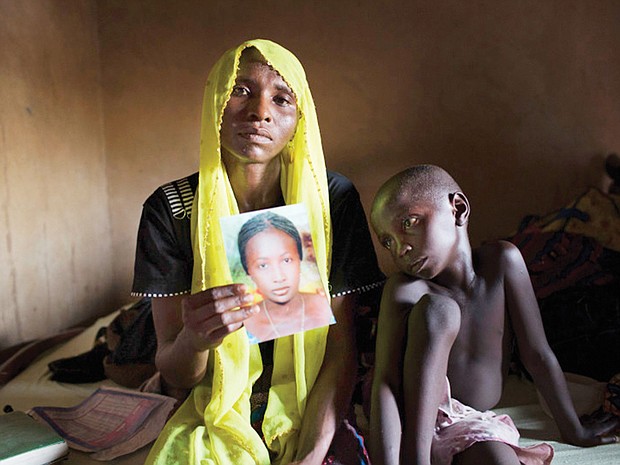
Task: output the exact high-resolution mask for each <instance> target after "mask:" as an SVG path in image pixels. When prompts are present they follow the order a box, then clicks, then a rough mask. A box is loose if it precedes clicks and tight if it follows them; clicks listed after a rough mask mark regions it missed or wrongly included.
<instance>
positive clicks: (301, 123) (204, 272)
mask: <svg viewBox="0 0 620 465" xmlns="http://www.w3.org/2000/svg"><path fill="white" fill-rule="evenodd" d="M249 47H255V48H256V49H258V51H259V52H260V53H261V55H262V56H263V57H264V58H265V60H266V61H267V63H268V64H269V65H270V66H271V67H272V68H273V69H274V70H276V71H277V72H278V73H279V74H280V75H281V76H282V78H283V79H284V80H285V81H286V83H287V84H288V85H289V87H290V88H291V90H292V91H293V93H294V94H295V96H296V99H297V108H298V113H299V120H298V123H297V129H296V132H295V135H294V137H293V140H292V141H291V142H290V143H289V144H288V146H287V148H286V149H285V150H284V151H283V153H282V154H281V157H280V158H281V167H282V168H281V179H280V184H281V188H282V192H283V195H284V200H285V202H286V203H287V204H293V203H304V204H305V205H306V209H307V210H308V214H309V222H310V227H311V230H312V240H313V245H314V249H315V253H316V259H317V265H318V268H319V272H320V273H321V277H322V279H323V282H324V283H327V282H328V281H327V279H328V275H329V264H330V261H331V257H330V253H331V220H330V213H329V193H328V187H327V174H326V169H325V160H324V157H323V149H322V145H321V137H320V132H319V126H318V121H317V116H316V110H315V107H314V102H313V100H312V95H311V93H310V88H309V86H308V83H307V81H306V76H305V72H304V70H303V67H302V65H301V63H300V62H299V60H297V58H296V57H295V56H294V55H293V54H292V53H291V52H289V51H288V50H286V49H285V48H283V47H281V46H280V45H278V44H276V43H274V42H271V41H268V40H260V39H259V40H251V41H247V42H244V43H243V44H241V45H239V46H238V47H236V48H234V49H231V50H229V51H227V52H226V53H225V54H224V55H223V56H222V57H221V58H220V60H219V61H218V62H217V63H216V64H215V66H214V67H213V69H212V70H211V73H210V74H209V77H208V80H207V85H206V88H205V93H204V101H203V112H202V131H201V147H200V175H199V176H200V181H199V184H198V189H197V192H196V198H195V200H194V207H193V213H192V235H193V248H194V273H193V282H192V292H193V293H196V292H200V291H202V290H205V289H209V288H211V287H214V286H219V285H223V284H228V283H230V282H231V276H230V272H229V269H228V264H227V260H226V254H225V251H224V244H223V239H222V235H221V230H220V223H219V219H220V217H223V216H229V215H234V214H237V213H239V209H238V206H237V202H236V200H235V196H234V194H233V191H232V187H231V185H230V182H229V180H228V176H227V174H226V169H225V167H224V165H223V163H222V159H221V151H220V127H221V122H222V115H223V112H224V108H225V107H226V104H227V102H228V99H229V97H230V94H231V91H232V87H233V85H234V84H235V80H236V75H237V70H238V68H239V60H240V57H241V53H242V52H243V50H245V49H246V48H249ZM326 294H327V293H326ZM326 339H327V328H326V327H325V328H318V329H315V330H312V331H307V332H305V333H299V334H295V335H293V336H288V337H285V338H281V339H278V340H277V341H276V342H275V349H274V370H273V375H272V383H271V389H270V391H269V398H268V404H267V410H266V412H265V418H264V421H263V434H264V437H265V442H266V443H267V446H268V447H269V450H270V451H271V454H272V455H273V456H274V459H273V463H283V464H284V463H288V462H290V461H292V460H293V459H294V456H295V453H296V450H297V439H298V436H299V429H300V425H301V419H302V417H303V414H304V411H305V407H306V400H307V396H308V393H309V392H310V390H311V389H312V386H313V385H314V382H315V380H316V378H317V375H318V373H319V370H320V368H321V365H322V362H323V356H324V354H325V344H326ZM306 355H308V357H306ZM261 371H262V361H261V356H260V350H259V349H258V346H257V345H250V344H249V342H248V338H247V334H246V332H245V330H244V329H241V330H239V331H236V332H234V333H232V334H230V335H229V336H227V337H226V338H225V339H224V340H223V342H222V344H221V345H220V346H219V347H218V348H217V349H214V350H212V351H211V353H210V354H209V364H208V367H207V375H206V376H205V379H204V380H203V381H202V382H201V383H200V384H199V385H197V386H196V387H194V389H193V390H192V393H191V394H190V396H189V398H188V399H187V400H186V401H185V402H184V404H183V405H182V406H181V407H180V408H179V410H178V411H177V413H176V414H175V415H174V416H173V417H172V418H171V420H170V421H169V422H168V424H167V425H166V427H165V428H164V431H162V434H161V435H160V437H159V438H158V440H157V442H156V443H155V445H154V446H153V449H152V450H151V453H150V455H149V459H148V461H147V463H154V464H169V463H179V462H180V463H188V464H202V465H205V464H209V465H211V464H213V465H215V464H219V465H223V464H230V465H233V464H234V465H239V464H248V465H250V464H252V465H254V464H269V463H271V460H270V452H269V451H268V449H267V447H265V444H264V443H263V441H262V440H261V438H260V436H259V435H258V434H257V433H256V431H254V429H253V428H252V426H251V425H250V402H249V400H250V395H251V391H252V384H253V383H254V381H255V380H256V379H257V378H258V377H259V375H260V373H261Z"/></svg>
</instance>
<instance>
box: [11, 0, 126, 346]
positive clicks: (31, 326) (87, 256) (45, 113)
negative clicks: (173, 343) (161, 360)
mask: <svg viewBox="0 0 620 465" xmlns="http://www.w3.org/2000/svg"><path fill="white" fill-rule="evenodd" d="M95 12H96V10H95V5H94V3H93V2H89V1H72V2H56V1H35V0H24V1H21V0H2V1H1V2H0V349H1V348H4V347H7V346H10V345H12V344H15V343H18V342H22V341H25V340H29V339H33V338H36V337H40V336H45V335H49V334H52V333H54V332H57V331H59V330H61V329H64V328H67V327H68V326H70V325H72V324H76V323H78V322H80V321H82V320H84V319H85V318H87V317H88V316H89V315H91V316H92V315H95V314H97V313H100V312H101V311H102V310H103V309H105V308H107V307H108V306H109V305H110V301H109V299H110V298H111V297H110V296H111V295H113V293H111V292H110V288H113V287H114V272H113V269H112V251H111V229H110V222H109V211H108V194H107V181H106V169H105V157H104V150H103V146H104V144H103V133H102V115H101V103H100V92H99V62H98V58H97V53H98V52H97V50H98V47H97V37H96V17H95ZM112 299H113V297H112Z"/></svg>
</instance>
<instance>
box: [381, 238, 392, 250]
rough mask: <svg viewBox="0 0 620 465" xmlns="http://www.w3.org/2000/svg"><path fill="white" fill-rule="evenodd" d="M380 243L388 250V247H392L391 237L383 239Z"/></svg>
mask: <svg viewBox="0 0 620 465" xmlns="http://www.w3.org/2000/svg"><path fill="white" fill-rule="evenodd" d="M381 245H382V246H383V247H385V248H386V249H388V250H390V247H392V239H383V240H382V241H381Z"/></svg>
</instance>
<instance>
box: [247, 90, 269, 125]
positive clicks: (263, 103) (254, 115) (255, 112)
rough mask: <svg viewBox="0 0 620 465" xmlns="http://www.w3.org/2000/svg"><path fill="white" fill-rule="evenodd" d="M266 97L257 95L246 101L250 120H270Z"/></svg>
mask: <svg viewBox="0 0 620 465" xmlns="http://www.w3.org/2000/svg"><path fill="white" fill-rule="evenodd" d="M268 103H269V102H268V98H267V97H266V96H263V95H257V96H255V97H254V98H252V99H250V101H249V102H248V116H249V117H250V119H251V120H252V121H267V122H270V121H271V113H270V112H269V104H268Z"/></svg>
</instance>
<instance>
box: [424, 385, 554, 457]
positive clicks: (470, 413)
mask: <svg viewBox="0 0 620 465" xmlns="http://www.w3.org/2000/svg"><path fill="white" fill-rule="evenodd" d="M483 441H499V442H503V443H505V444H508V445H509V446H511V447H512V448H513V449H514V450H515V452H516V453H517V456H518V457H519V460H520V461H521V463H523V464H525V465H547V464H550V463H551V459H553V448H552V447H551V446H550V445H549V444H546V443H540V444H536V445H533V446H530V447H520V446H519V431H518V430H517V428H516V426H515V425H514V423H513V422H512V420H511V419H510V417H509V416H508V415H496V414H495V413H493V412H491V411H486V412H479V411H477V410H474V409H473V408H471V407H468V406H466V405H463V404H462V403H460V402H459V401H458V400H456V399H452V398H451V395H450V383H449V382H448V379H447V378H446V386H445V390H444V398H443V401H442V402H441V404H440V405H439V413H438V414H437V422H436V423H435V434H434V437H433V445H432V452H431V453H432V463H433V465H450V464H451V463H452V457H454V456H455V455H456V454H458V453H460V452H463V451H464V450H465V449H467V448H468V447H470V446H472V445H473V444H475V443H477V442H483Z"/></svg>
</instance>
